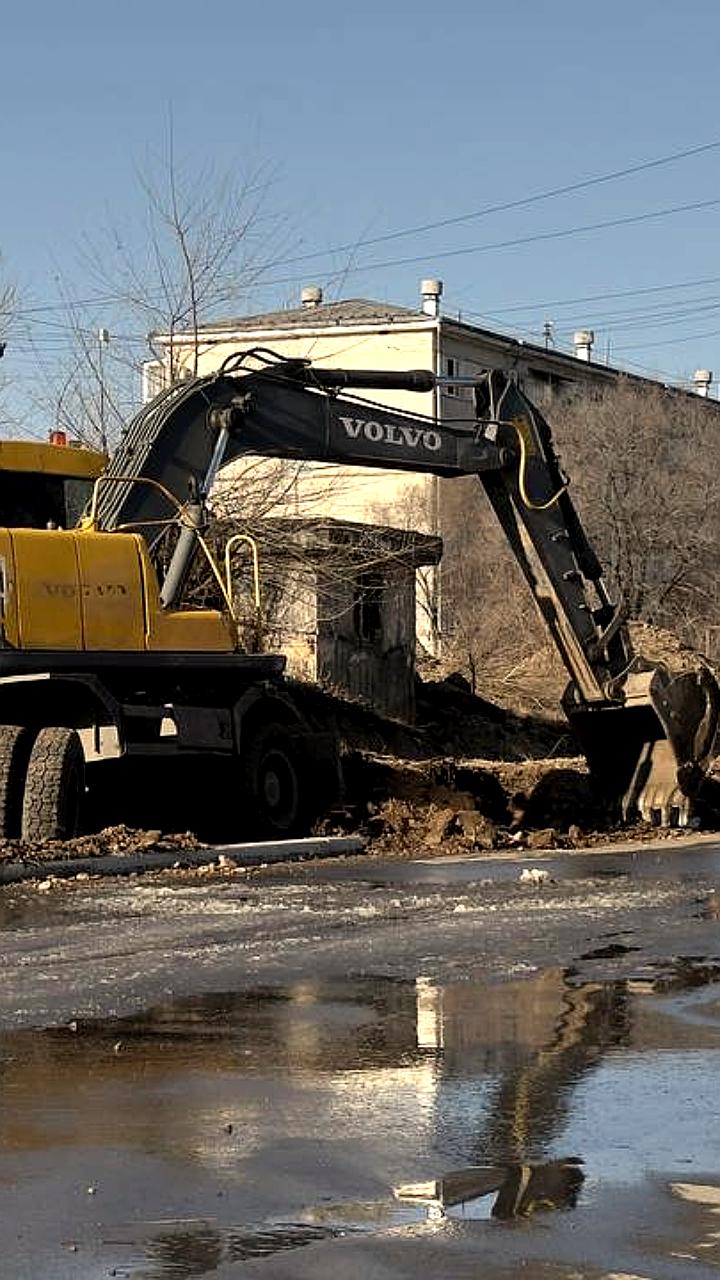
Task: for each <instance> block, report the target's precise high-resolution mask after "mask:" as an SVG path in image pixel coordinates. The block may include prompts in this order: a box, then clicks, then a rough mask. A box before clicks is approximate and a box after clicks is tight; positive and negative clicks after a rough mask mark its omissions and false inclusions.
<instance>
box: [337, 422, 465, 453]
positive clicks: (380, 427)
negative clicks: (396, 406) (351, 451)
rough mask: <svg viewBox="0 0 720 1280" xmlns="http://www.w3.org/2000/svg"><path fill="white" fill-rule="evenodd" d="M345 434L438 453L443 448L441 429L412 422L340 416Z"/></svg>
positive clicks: (352, 437)
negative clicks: (420, 425)
mask: <svg viewBox="0 0 720 1280" xmlns="http://www.w3.org/2000/svg"><path fill="white" fill-rule="evenodd" d="M340 421H341V422H342V424H343V427H344V428H345V434H346V436H348V438H349V439H350V440H359V439H360V437H361V436H363V437H364V438H365V439H366V440H369V441H370V443H371V444H381V443H382V444H394V445H397V446H398V447H399V448H401V449H427V451H428V452H429V453H437V451H438V449H440V448H442V440H441V438H440V433H439V431H433V430H432V428H424V427H411V426H410V424H409V423H408V424H406V423H404V422H402V423H399V424H398V423H394V422H378V421H376V419H374V418H342V417H341V418H340Z"/></svg>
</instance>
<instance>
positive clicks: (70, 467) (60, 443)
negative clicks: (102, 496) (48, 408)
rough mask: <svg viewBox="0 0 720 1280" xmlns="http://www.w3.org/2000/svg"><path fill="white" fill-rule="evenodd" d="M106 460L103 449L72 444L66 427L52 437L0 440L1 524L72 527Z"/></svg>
mask: <svg viewBox="0 0 720 1280" xmlns="http://www.w3.org/2000/svg"><path fill="white" fill-rule="evenodd" d="M106 465H107V458H106V456H105V454H103V453H99V452H97V451H96V450H94V449H84V448H79V447H78V448H76V447H75V446H74V445H68V443H67V438H66V436H65V434H64V432H59V431H56V432H53V436H52V438H51V440H50V441H49V442H45V441H35V440H3V441H0V527H2V528H6V529H72V528H73V527H74V526H75V525H76V524H77V522H78V520H79V518H80V516H81V514H82V512H83V510H84V509H85V507H86V506H87V503H88V501H89V499H90V495H91V493H92V487H93V484H94V482H95V479H96V478H97V477H98V476H99V475H100V474H101V472H102V470H103V468H104V467H105V466H106Z"/></svg>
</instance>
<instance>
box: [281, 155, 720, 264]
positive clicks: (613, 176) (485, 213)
mask: <svg viewBox="0 0 720 1280" xmlns="http://www.w3.org/2000/svg"><path fill="white" fill-rule="evenodd" d="M718 147H720V141H717V142H705V143H703V144H702V145H701V146H697V147H688V148H686V149H685V150H684V151H675V152H672V154H670V155H666V156H659V157H658V158H657V159H655V160H644V161H641V162H640V163H639V164H633V165H628V166H627V167H626V168H624V169H614V170H613V171H612V172H611V173H603V174H599V175H597V176H596V177H594V178H584V179H582V180H581V181H579V182H571V183H568V184H567V185H565V186H561V187H552V188H550V190H548V191H539V192H536V193H535V194H534V195H531V196H522V197H520V198H519V199H517V200H507V201H505V202H503V203H502V204H491V205H486V206H485V207H484V208H482V209H475V210H473V212H472V213H460V214H456V215H455V216H454V217H451V218H441V219H439V220H438V221H437V222H424V223H420V224H419V225H418V226H414V227H404V228H402V229H401V230H399V231H388V232H386V233H385V234H384V235H380V236H371V237H365V238H363V239H360V240H356V241H354V242H353V243H349V244H339V245H334V246H333V247H332V248H330V249H316V250H314V251H313V252H311V253H301V254H296V255H295V256H294V257H292V258H280V259H279V261H278V264H276V265H280V264H282V265H288V266H291V265H293V264H294V263H297V262H310V261H312V259H315V258H327V257H329V256H330V254H333V253H351V252H355V251H357V250H358V249H363V248H366V247H367V246H368V245H375V244H386V243H387V242H388V241H389V240H401V239H404V238H405V237H407V236H415V235H420V234H422V233H423V232H425V231H437V230H439V229H441V228H442V227H453V226H458V225H459V224H460V223H462V222H472V221H474V220H475V219H477V218H486V217H489V216H490V215H491V214H493V213H507V212H508V211H509V210H510V209H522V208H525V207H526V206H527V205H530V204H537V203H539V202H540V201H542V200H552V199H555V198H556V197H557V196H565V195H571V194H572V193H573V192H575V191H583V190H587V188H588V187H597V186H600V185H601V183H605V182H615V181H617V180H618V179H619V178H629V177H631V176H632V175H633V174H636V173H644V172H646V171H647V170H648V169H659V168H660V167H661V166H662V165H667V164H674V163H676V162H677V161H678V160H686V159H688V158H689V157H690V156H697V155H702V154H703V153H705V152H707V151H715V150H717V148H718Z"/></svg>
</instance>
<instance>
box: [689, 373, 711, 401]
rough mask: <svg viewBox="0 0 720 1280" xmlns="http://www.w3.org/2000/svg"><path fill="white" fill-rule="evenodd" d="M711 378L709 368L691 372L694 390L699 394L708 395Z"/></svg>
mask: <svg viewBox="0 0 720 1280" xmlns="http://www.w3.org/2000/svg"><path fill="white" fill-rule="evenodd" d="M712 380H713V376H712V370H711V369H696V370H695V372H694V374H693V383H694V384H695V392H696V394H697V395H699V396H709V395H710V383H711V382H712Z"/></svg>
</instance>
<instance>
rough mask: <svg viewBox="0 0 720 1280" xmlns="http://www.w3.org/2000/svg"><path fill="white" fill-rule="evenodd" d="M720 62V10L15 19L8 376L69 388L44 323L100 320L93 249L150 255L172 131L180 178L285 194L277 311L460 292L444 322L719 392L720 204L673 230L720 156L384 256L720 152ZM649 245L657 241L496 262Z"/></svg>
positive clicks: (714, 172) (208, 3)
mask: <svg viewBox="0 0 720 1280" xmlns="http://www.w3.org/2000/svg"><path fill="white" fill-rule="evenodd" d="M719 48H720V6H718V5H717V4H713V3H710V2H709V0H686V2H685V3H684V4H682V5H680V4H679V3H678V2H677V0H625V3H619V2H618V0H609V2H608V3H605V4H603V5H586V6H584V7H583V6H581V5H579V4H577V2H576V0H574V2H573V3H569V2H566V0H546V3H545V4H543V5H539V4H537V3H526V2H525V0H502V3H499V2H498V3H495V2H494V0H493V2H492V3H490V2H487V0H479V2H476V3H475V4H471V3H463V2H461V0H445V3H444V4H442V5H438V4H433V5H430V4H426V3H424V0H416V3H414V4H413V3H406V0H398V2H397V3H392V0H386V2H385V3H379V0H366V2H365V3H364V4H362V5H354V6H352V7H351V6H348V5H341V4H337V3H334V4H333V3H328V2H326V0H307V2H306V3H304V4H299V3H289V2H288V0H275V3H273V4H272V5H269V4H267V5H259V4H257V3H252V4H249V3H245V0H236V2H235V3H232V2H231V0H205V3H203V4H196V3H193V4H190V3H188V2H187V0H175V2H174V3H169V2H166V0H156V3H154V4H149V3H140V2H139V0H124V2H123V4H122V5H112V6H110V5H103V4H102V3H98V2H97V0H95V3H85V2H81V0H63V2H62V3H57V2H55V3H50V2H49V0H27V3H26V4H25V5H24V6H19V5H15V6H5V7H4V12H3V17H2V25H1V27H0V102H1V105H2V113H1V116H0V118H1V119H2V123H3V128H2V151H3V182H2V202H1V205H0V253H2V260H3V264H2V265H3V271H4V275H5V277H6V278H9V279H10V280H12V281H13V282H15V283H16V284H17V285H18V287H19V289H20V291H21V296H22V300H23V305H24V306H25V308H26V309H27V311H28V316H27V326H26V328H25V329H24V331H23V333H22V338H21V337H20V336H18V338H17V340H16V344H15V349H14V350H13V344H12V342H11V343H10V344H9V346H8V350H7V353H6V357H5V360H4V362H3V363H4V373H5V374H6V375H9V376H11V377H12V378H13V380H14V383H15V389H16V392H17V388H18V387H20V386H25V385H28V386H29V385H30V384H31V383H32V381H33V377H34V375H35V373H36V370H37V367H38V362H39V363H40V364H41V365H42V369H43V376H45V377H50V376H52V375H53V374H54V372H55V371H56V370H59V369H61V367H62V363H63V360H64V359H65V358H66V357H65V352H64V347H63V328H62V326H63V323H64V318H63V314H62V312H61V311H47V312H37V311H35V312H31V311H30V308H31V307H38V306H55V305H57V304H58V288H59V287H60V288H61V289H62V290H64V291H70V292H72V293H73V294H74V295H75V296H76V297H78V298H92V297H93V294H94V292H96V291H97V284H96V282H95V281H94V280H93V279H92V278H91V276H90V274H89V271H88V266H87V262H86V261H85V260H84V257H83V243H84V242H85V241H86V239H87V238H88V237H89V238H90V239H95V240H97V239H98V238H100V237H101V236H102V235H103V233H104V231H105V230H106V229H107V228H108V227H112V228H114V229H115V230H116V231H119V232H120V234H121V235H122V236H123V237H124V238H126V239H127V241H128V242H136V241H137V238H138V237H140V236H141V235H142V231H141V229H140V228H141V226H142V220H143V210H144V197H143V194H142V190H141V186H140V183H139V181H138V173H139V171H140V170H145V171H147V169H148V167H150V168H152V166H153V165H157V164H158V163H159V162H158V157H159V156H161V155H162V153H163V150H164V149H165V148H166V145H167V139H168V131H169V121H170V119H172V129H173V136H174V139H175V151H176V156H177V159H178V163H179V164H180V165H181V166H182V169H183V171H184V172H186V173H188V174H194V173H197V174H200V173H203V172H208V171H215V172H216V173H217V172H222V171H226V170H236V171H238V172H240V171H243V172H247V171H255V170H256V169H258V168H262V170H263V172H264V173H265V174H266V175H268V177H269V179H270V180H269V182H268V186H267V190H266V192H265V194H264V196H263V216H264V217H267V219H268V225H269V226H273V225H274V223H273V221H272V220H273V219H277V221H278V232H277V250H276V253H275V256H276V257H277V258H278V259H280V261H278V262H277V263H276V264H275V265H274V267H272V268H271V269H269V270H268V272H267V273H266V276H265V279H264V281H263V282H261V284H259V285H257V286H256V287H255V288H254V289H253V291H252V294H251V295H249V296H248V297H247V299H246V304H247V306H248V307H250V308H252V309H253V310H265V309H270V308H273V307H275V306H278V305H286V304H288V303H290V304H291V303H293V302H295V301H297V299H298V298H299V292H300V288H301V286H302V284H303V283H321V284H323V285H324V286H325V289H326V296H328V297H337V296H343V297H351V296H365V297H375V298H381V299H386V300H389V301H392V302H397V303H400V304H408V305H413V304H414V303H415V302H416V300H417V297H418V282H419V280H420V279H421V277H423V276H427V275H438V276H440V277H442V279H443V280H444V282H445V299H444V302H445V307H446V309H447V310H448V312H451V313H455V314H457V312H458V311H459V312H461V313H462V315H463V316H465V317H466V318H468V319H474V320H476V321H477V322H478V323H485V324H487V325H489V326H490V327H495V328H499V329H504V330H506V331H508V332H515V333H518V334H520V335H521V336H526V337H535V338H537V337H538V335H539V334H540V332H541V330H542V323H543V321H544V320H545V319H550V320H552V321H553V322H554V325H555V332H556V335H557V341H558V344H559V345H561V346H563V345H565V344H566V343H567V342H568V341H569V339H570V335H571V334H572V331H573V329H574V328H577V327H579V326H585V325H587V326H590V327H592V328H594V329H595V331H596V334H597V346H596V352H597V354H598V355H599V356H601V357H602V356H605V355H607V354H609V357H610V359H611V361H612V362H613V363H616V364H620V365H626V366H627V367H631V368H636V369H642V370H643V371H646V370H656V371H658V373H660V374H661V375H662V376H666V377H670V378H674V379H681V378H688V377H690V376H691V375H692V371H693V370H694V369H695V368H697V367H698V366H707V367H709V368H711V369H713V370H715V372H716V374H720V256H719V255H718V251H717V246H718V230H719V229H720V203H719V204H717V205H710V206H709V207H705V208H700V209H686V210H685V211H684V212H676V213H672V214H667V215H665V213H664V211H666V210H670V209H676V208H677V207H678V206H683V205H689V204H694V205H697V204H700V203H701V202H710V201H713V200H718V201H720V181H719V177H720V145H719V146H718V147H716V148H712V149H709V150H706V151H704V152H702V153H700V154H697V155H695V156H691V157H686V158H685V159H683V160H678V161H675V162H673V163H668V164H663V165H658V166H657V167H655V168H652V169H647V170H644V171H642V172H639V173H636V174H634V175H630V176H627V177H625V178H622V179H618V180H614V181H609V182H607V183H601V184H597V185H595V186H592V187H589V188H588V189H585V190H579V191H576V192H574V193H566V194H564V195H562V196H558V197H555V198H550V199H545V200H539V201H534V202H532V203H529V204H527V205H525V206H524V207H521V208H516V209H513V210H506V211H504V212H497V213H494V214H489V215H486V216H483V217H477V218H473V219H468V220H466V221H463V222H460V223H457V224H455V225H453V226H449V227H445V228H438V229H435V230H430V231H427V232H422V233H421V232H415V233H413V234H410V235H407V236H403V237H398V238H396V239H393V240H389V241H386V242H384V243H379V244H376V245H365V244H363V243H362V242H363V241H364V240H367V239H369V238H373V237H380V236H383V235H386V234H388V233H391V232H394V231H397V230H403V229H407V228H413V227H417V226H421V225H425V224H427V223H432V222H436V221H441V220H447V219H450V218H453V217H457V216H459V215H464V214H467V213H470V212H472V211H479V210H482V209H484V208H486V207H488V206H495V205H498V204H505V203H509V202H513V201H519V200H522V199H524V198H526V197H528V196H534V195H537V194H541V193H544V192H547V191H549V190H552V189H554V188H557V187H562V186H567V185H571V184H573V183H578V182H582V181H583V180H585V179H589V178H594V177H598V176H601V175H604V174H607V173H611V172H614V171H616V170H620V169H624V168H626V167H632V166H635V165H640V164H642V163H644V162H647V161H651V160H655V159H660V158H662V157H666V156H670V155H673V154H674V153H677V152H682V151H686V150H689V149H691V148H694V147H701V146H703V145H705V144H712V143H720V111H719V110H718V105H719V98H720V89H719V87H718V85H719V83H720V81H719V78H718V70H717V68H718V56H719V55H718V49H719ZM649 214H662V216H657V217H653V218H648V216H647V215H649ZM631 218H638V219H643V220H641V221H637V222H626V223H625V224H624V225H621V226H616V227H614V228H604V229H597V230H595V231H578V232H577V233H576V234H573V235H570V236H565V235H563V236H558V237H557V238H547V239H543V240H537V239H536V240H534V242H531V243H526V244H516V245H514V246H507V247H504V248H498V247H494V246H497V245H498V243H501V242H505V241H508V240H522V239H529V238H532V237H538V236H547V237H553V236H554V233H555V232H565V231H568V230H570V229H574V228H582V227H586V226H588V225H589V224H597V223H600V222H607V221H617V220H621V219H631ZM280 228H282V229H280ZM348 244H350V245H353V246H354V248H353V250H352V252H350V251H348V250H345V249H343V250H340V251H338V252H334V253H327V252H326V251H327V250H329V249H332V248H333V247H334V246H342V245H348ZM459 250H463V251H464V250H469V251H468V252H457V251H459ZM315 252H317V253H322V254H323V255H324V256H320V257H316V258H315V257H313V258H307V259H306V260H304V261H300V262H286V261H282V259H284V258H287V257H298V256H300V255H303V254H312V253H315ZM271 256H272V255H271ZM402 259H417V261H411V262H403V261H399V260H402ZM373 264H375V265H373ZM59 282H60V283H59ZM690 282H702V283H690ZM667 286H679V287H677V288H670V289H668V288H666V287H667ZM641 290H653V291H655V292H646V293H641V292H639V291H641ZM607 294H623V295H625V296H623V297H616V298H606V297H597V296H596V295H607ZM571 299H578V301H577V302H573V303H571V304H568V300H571ZM593 299H594V300H593ZM102 311H103V308H102V305H101V304H98V303H94V304H88V305H87V306H86V307H85V306H84V309H83V313H82V314H83V318H84V320H86V321H87V323H88V325H89V326H92V325H96V324H98V323H103V320H104V317H103V314H102ZM33 317H34V318H33ZM41 319H42V323H41V322H40V321H41ZM48 321H52V323H51V324H48ZM139 336H141V335H139Z"/></svg>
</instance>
